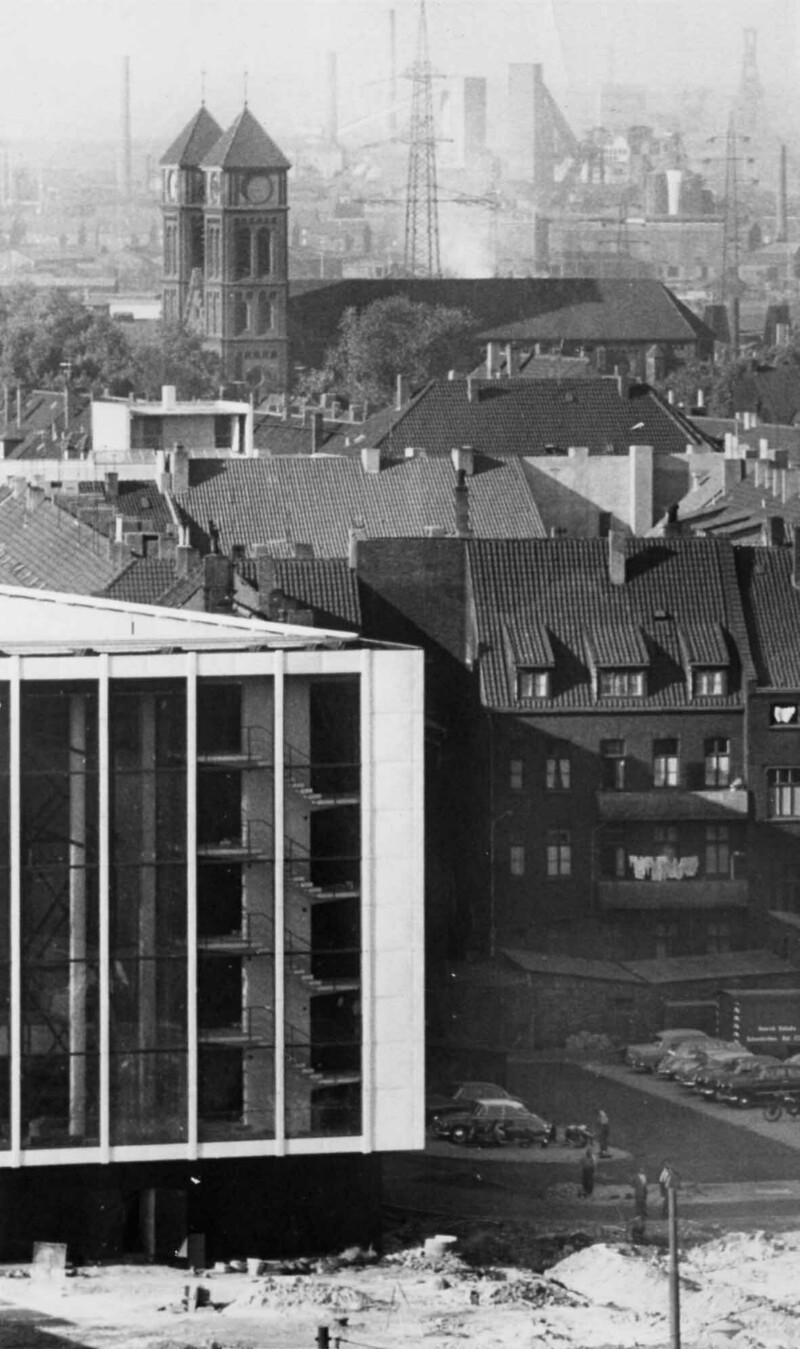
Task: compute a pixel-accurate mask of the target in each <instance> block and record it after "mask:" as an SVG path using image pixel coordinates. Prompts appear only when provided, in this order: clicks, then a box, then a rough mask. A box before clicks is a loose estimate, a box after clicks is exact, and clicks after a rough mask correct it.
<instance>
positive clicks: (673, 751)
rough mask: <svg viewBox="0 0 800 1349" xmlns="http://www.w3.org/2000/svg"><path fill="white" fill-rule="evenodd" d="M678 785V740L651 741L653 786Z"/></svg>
mask: <svg viewBox="0 0 800 1349" xmlns="http://www.w3.org/2000/svg"><path fill="white" fill-rule="evenodd" d="M677 785H678V742H677V740H655V741H654V742H653V786H654V787H677Z"/></svg>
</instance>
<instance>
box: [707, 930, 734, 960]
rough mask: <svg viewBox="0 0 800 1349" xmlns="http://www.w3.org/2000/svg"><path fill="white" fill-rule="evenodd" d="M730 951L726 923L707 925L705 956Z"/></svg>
mask: <svg viewBox="0 0 800 1349" xmlns="http://www.w3.org/2000/svg"><path fill="white" fill-rule="evenodd" d="M730 949H731V930H730V928H729V926H728V924H727V923H709V925H708V927H707V929H706V953H707V955H710V956H711V955H720V954H722V953H723V952H725V951H730Z"/></svg>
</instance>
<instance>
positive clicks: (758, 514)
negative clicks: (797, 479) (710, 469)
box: [681, 478, 800, 543]
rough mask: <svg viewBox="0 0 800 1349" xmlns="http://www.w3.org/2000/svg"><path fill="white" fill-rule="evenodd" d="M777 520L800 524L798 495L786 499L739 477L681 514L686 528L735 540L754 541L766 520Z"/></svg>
mask: <svg viewBox="0 0 800 1349" xmlns="http://www.w3.org/2000/svg"><path fill="white" fill-rule="evenodd" d="M776 518H777V519H781V520H783V522H784V526H791V525H795V526H796V525H800V497H797V496H796V495H790V496H788V497H787V499H786V501H784V500H783V499H782V494H781V492H780V491H778V492H775V491H773V490H772V488H771V487H764V486H758V487H757V486H756V484H755V482H754V481H753V479H752V478H745V479H742V481H741V482H737V483H736V484H735V486H733V487H731V488H730V490H729V491H727V492H720V493H719V494H718V495H717V496H715V497H714V499H713V500H712V501H710V502H708V503H707V504H706V505H704V506H701V507H700V509H699V510H697V511H695V513H694V514H693V515H689V514H687V515H681V521H682V523H683V525H684V526H685V527H686V528H687V529H691V530H692V531H694V532H695V533H698V534H699V533H702V534H704V535H706V536H707V537H720V538H724V537H729V538H732V539H735V540H736V541H738V542H739V543H758V542H759V540H760V539H761V537H762V534H763V531H764V527H765V523H766V522H767V521H768V520H774V519H776Z"/></svg>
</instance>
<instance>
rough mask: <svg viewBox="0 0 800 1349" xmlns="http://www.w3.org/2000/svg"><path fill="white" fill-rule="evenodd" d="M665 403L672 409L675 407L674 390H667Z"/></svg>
mask: <svg viewBox="0 0 800 1349" xmlns="http://www.w3.org/2000/svg"><path fill="white" fill-rule="evenodd" d="M667 402H668V403H669V405H670V407H674V406H675V390H674V389H667Z"/></svg>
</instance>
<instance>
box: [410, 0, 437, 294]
mask: <svg viewBox="0 0 800 1349" xmlns="http://www.w3.org/2000/svg"><path fill="white" fill-rule="evenodd" d="M406 74H407V76H408V78H409V79H410V80H411V84H412V93H411V127H410V130H409V147H408V180H407V185H406V236H405V255H404V262H405V270H406V272H407V273H408V274H409V276H441V265H440V262H439V200H438V189H437V184H436V127H435V124H434V120H433V71H432V69H431V63H430V57H429V54H428V21H427V17H426V14H425V0H421V3H420V12H419V31H418V34H417V54H416V59H415V61H414V64H413V65H412V66H411V68H410V69H409V70H408V71H407V72H406Z"/></svg>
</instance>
